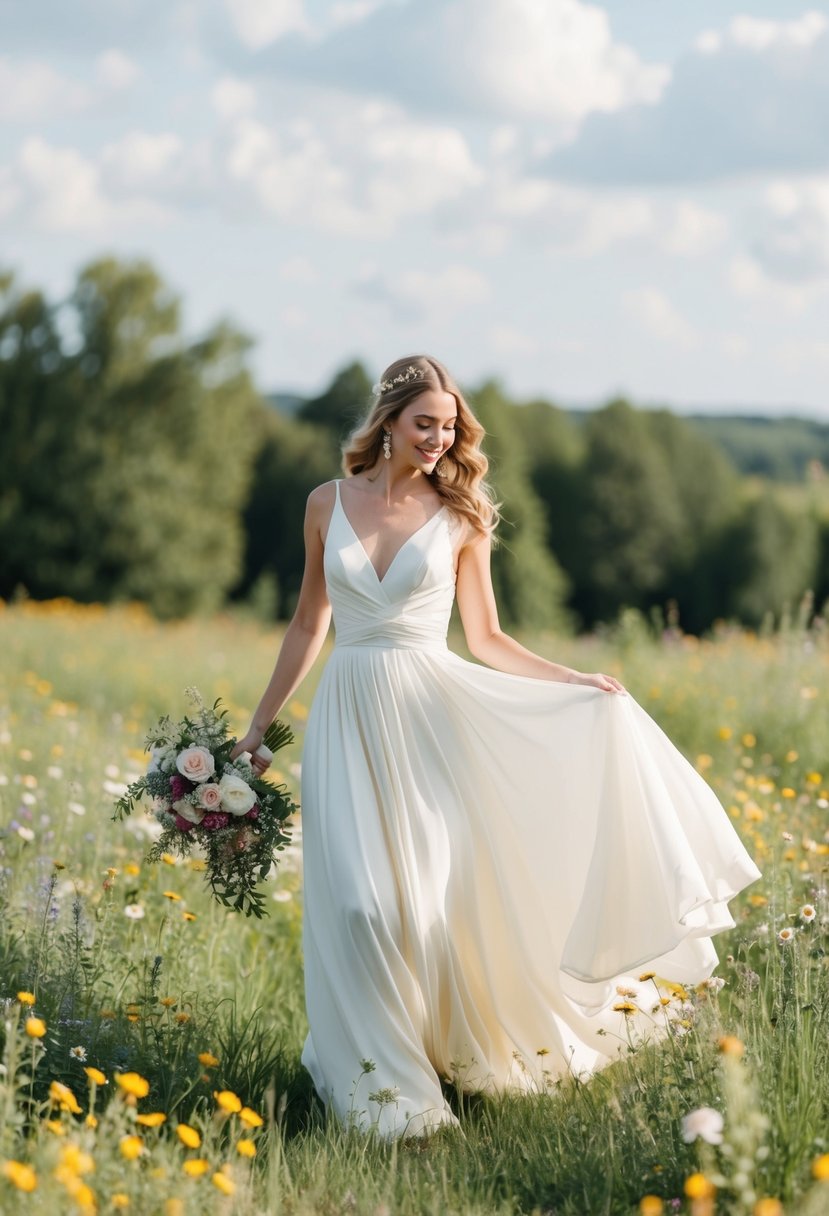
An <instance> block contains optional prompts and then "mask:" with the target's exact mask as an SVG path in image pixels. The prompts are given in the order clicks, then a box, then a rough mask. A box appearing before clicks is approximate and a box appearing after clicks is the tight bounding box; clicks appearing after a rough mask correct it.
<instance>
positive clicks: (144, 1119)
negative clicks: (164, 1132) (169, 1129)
mask: <svg viewBox="0 0 829 1216" xmlns="http://www.w3.org/2000/svg"><path fill="white" fill-rule="evenodd" d="M135 1122H136V1123H140V1124H141V1126H142V1127H161V1124H162V1123H166V1122H167V1116H166V1115H165V1114H164V1113H163V1111H160V1110H157V1111H153V1112H152V1113H151V1114H149V1115H136V1116H135Z"/></svg>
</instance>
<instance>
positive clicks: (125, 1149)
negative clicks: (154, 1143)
mask: <svg viewBox="0 0 829 1216" xmlns="http://www.w3.org/2000/svg"><path fill="white" fill-rule="evenodd" d="M118 1147H119V1148H120V1150H121V1156H122V1157H126V1159H127V1161H135V1159H136V1158H137V1157H140V1156H141V1154H142V1153H143V1152H144V1141H143V1140H142V1139H141V1137H140V1136H122V1137H121V1139H120V1140H119V1142H118Z"/></svg>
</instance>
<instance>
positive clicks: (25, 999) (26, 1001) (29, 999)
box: [17, 992, 35, 1005]
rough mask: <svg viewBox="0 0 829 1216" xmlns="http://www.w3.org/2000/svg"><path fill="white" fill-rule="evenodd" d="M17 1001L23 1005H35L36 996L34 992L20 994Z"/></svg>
mask: <svg viewBox="0 0 829 1216" xmlns="http://www.w3.org/2000/svg"><path fill="white" fill-rule="evenodd" d="M17 999H18V1001H20V1004H21V1005H34V1003H35V994H34V993H33V992H18V994H17Z"/></svg>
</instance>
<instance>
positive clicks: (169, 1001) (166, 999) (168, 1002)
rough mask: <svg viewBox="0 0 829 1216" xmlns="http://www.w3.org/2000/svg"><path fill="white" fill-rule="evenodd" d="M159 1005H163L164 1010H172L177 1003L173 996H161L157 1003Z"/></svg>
mask: <svg viewBox="0 0 829 1216" xmlns="http://www.w3.org/2000/svg"><path fill="white" fill-rule="evenodd" d="M158 1003H159V1005H163V1006H164V1008H165V1009H173V1008H174V1007H175V1006H176V1005H177V1004H178V1001H177V1000H176V998H175V997H174V996H162V997H160V998H159V1001H158Z"/></svg>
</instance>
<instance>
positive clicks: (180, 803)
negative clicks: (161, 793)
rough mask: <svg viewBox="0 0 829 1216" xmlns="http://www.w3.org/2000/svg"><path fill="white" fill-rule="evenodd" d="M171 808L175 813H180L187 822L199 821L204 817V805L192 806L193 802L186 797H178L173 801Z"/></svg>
mask: <svg viewBox="0 0 829 1216" xmlns="http://www.w3.org/2000/svg"><path fill="white" fill-rule="evenodd" d="M173 810H174V811H175V813H176V814H177V815H181V817H182V819H186V820H187V822H188V823H201V821H202V819H204V807H201V806H193V803H192V802H190V801H189V799H187V798H179V799H177V801H175V802H174V803H173Z"/></svg>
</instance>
